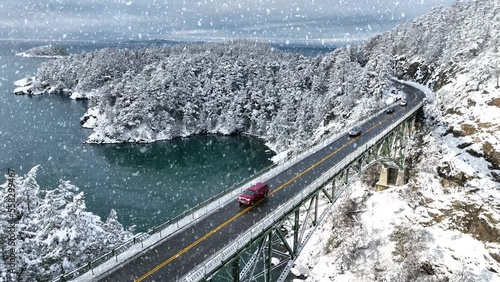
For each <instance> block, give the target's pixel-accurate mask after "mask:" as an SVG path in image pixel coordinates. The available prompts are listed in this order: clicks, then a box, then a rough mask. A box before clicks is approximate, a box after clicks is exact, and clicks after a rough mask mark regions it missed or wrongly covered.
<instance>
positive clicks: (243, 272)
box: [186, 115, 415, 282]
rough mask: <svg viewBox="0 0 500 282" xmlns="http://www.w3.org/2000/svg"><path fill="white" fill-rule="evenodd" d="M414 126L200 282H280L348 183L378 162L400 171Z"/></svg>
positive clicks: (391, 136) (404, 126)
mask: <svg viewBox="0 0 500 282" xmlns="http://www.w3.org/2000/svg"><path fill="white" fill-rule="evenodd" d="M414 128H415V115H412V116H410V117H409V118H408V119H406V120H405V121H404V122H403V123H401V124H400V125H399V126H398V127H396V128H395V129H394V130H392V131H391V132H389V133H388V134H387V135H386V136H385V137H384V138H383V139H381V140H380V141H379V142H377V143H375V145H373V146H371V147H370V148H367V150H365V152H364V153H363V154H362V155H361V156H359V157H358V158H357V159H355V160H354V161H352V162H351V163H349V164H348V165H347V166H345V168H344V169H343V170H341V171H340V172H339V173H337V174H335V175H334V176H333V177H331V178H329V179H328V180H327V181H326V182H324V183H323V184H322V186H321V187H320V188H319V189H316V190H315V191H314V192H312V193H311V194H310V195H309V196H308V197H306V198H304V199H303V200H302V201H301V202H300V203H298V204H297V205H296V206H294V207H293V208H292V209H291V210H290V211H289V212H288V213H286V214H284V215H283V216H282V217H281V219H279V220H278V221H276V222H275V223H274V224H273V225H271V226H270V227H269V228H267V229H266V230H263V231H262V233H261V234H260V235H259V236H256V237H255V238H254V239H253V240H252V241H251V242H250V243H249V244H247V245H246V246H243V247H242V248H240V249H239V250H238V251H237V252H236V253H235V254H234V255H233V256H231V257H230V258H228V259H227V260H226V261H225V263H223V264H222V265H221V266H220V267H218V268H216V269H214V270H213V271H212V272H211V273H210V274H208V275H206V276H205V277H203V278H202V279H201V280H202V281H214V282H219V281H232V282H240V281H242V282H247V281H248V282H251V281H266V282H271V281H279V282H282V281H285V279H286V277H287V276H288V273H289V272H290V269H291V268H292V267H293V265H294V262H295V260H296V258H297V256H298V255H299V253H300V252H301V250H302V249H303V248H304V246H305V244H306V243H307V241H308V240H309V238H310V237H311V235H312V233H313V232H314V230H315V229H316V227H317V226H318V224H319V223H320V222H321V221H322V220H323V219H324V218H325V217H326V216H327V215H328V213H329V211H330V210H331V208H332V207H333V205H334V204H335V202H336V201H337V200H338V199H339V198H340V197H342V195H343V193H344V191H345V190H346V189H347V187H348V184H349V182H350V180H351V179H353V178H354V177H356V176H357V175H359V174H361V173H362V172H363V170H364V169H366V168H367V167H369V166H370V165H372V164H373V163H376V162H378V161H380V160H382V159H390V160H392V161H394V162H396V164H398V166H399V167H400V168H403V167H404V162H405V149H406V148H405V144H406V141H407V140H408V138H410V137H411V134H412V132H413V131H414ZM186 281H189V279H186Z"/></svg>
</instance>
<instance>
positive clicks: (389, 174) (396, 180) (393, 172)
mask: <svg viewBox="0 0 500 282" xmlns="http://www.w3.org/2000/svg"><path fill="white" fill-rule="evenodd" d="M404 184H405V182H404V170H403V169H397V168H392V167H387V166H382V169H381V170H380V177H379V179H378V182H377V183H376V184H375V191H376V192H379V191H382V190H385V189H387V188H389V185H396V186H401V185H404Z"/></svg>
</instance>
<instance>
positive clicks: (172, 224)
mask: <svg viewBox="0 0 500 282" xmlns="http://www.w3.org/2000/svg"><path fill="white" fill-rule="evenodd" d="M384 110H385V109H382V110H380V111H378V112H377V113H376V115H379V114H381V113H383V112H384ZM372 116H373V115H371V116H369V117H367V118H365V119H363V120H361V121H357V122H352V123H349V124H347V125H346V126H345V127H346V128H348V129H350V128H352V127H354V126H357V125H359V124H363V123H365V122H366V121H367V120H368V119H370V118H371V117H372ZM346 134H347V130H345V131H342V132H339V133H337V134H334V135H332V136H331V137H328V138H326V139H325V140H323V141H321V142H318V143H317V144H316V145H314V146H311V147H310V148H308V149H307V150H305V151H304V152H302V153H300V154H298V155H296V156H294V157H292V158H290V159H289V160H287V161H285V162H281V163H278V164H274V165H272V166H269V167H267V168H264V169H263V170H261V171H260V172H258V173H257V174H254V175H252V176H250V177H248V178H246V179H244V180H242V181H240V182H239V183H237V184H235V185H233V186H232V187H231V188H228V189H226V190H224V191H222V192H220V193H218V194H216V195H214V196H212V197H210V198H209V199H207V200H205V201H203V202H202V203H200V204H198V205H196V206H194V207H192V208H190V209H188V210H186V211H184V212H183V213H182V214H179V215H178V216H176V217H174V218H172V219H169V220H168V221H166V222H165V223H162V224H160V225H158V226H155V227H153V228H152V229H150V230H149V231H148V233H149V234H150V235H153V234H159V235H160V238H163V237H164V236H169V235H171V234H172V233H174V232H176V231H177V230H179V229H181V228H183V227H185V226H186V225H188V224H190V223H192V222H194V221H196V220H199V219H200V218H202V217H204V216H207V215H209V214H210V213H211V212H213V211H215V210H216V209H218V208H220V207H221V206H224V205H226V204H227V203H229V202H231V201H234V199H236V197H238V195H240V194H241V193H242V192H243V191H244V190H245V189H246V188H248V187H249V186H251V185H253V184H255V183H257V182H264V181H266V180H268V179H270V178H272V177H274V176H276V175H278V174H280V173H281V172H283V171H285V170H287V169H288V168H289V167H291V166H293V165H295V164H296V163H298V162H299V161H301V160H303V159H305V158H307V157H309V156H310V155H312V154H314V153H316V152H318V151H319V150H321V149H323V148H325V147H326V146H327V145H329V144H330V143H332V142H333V141H335V140H337V139H339V138H340V137H342V136H345V135H346Z"/></svg>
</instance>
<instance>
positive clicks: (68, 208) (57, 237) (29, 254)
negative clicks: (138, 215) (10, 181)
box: [0, 166, 131, 281]
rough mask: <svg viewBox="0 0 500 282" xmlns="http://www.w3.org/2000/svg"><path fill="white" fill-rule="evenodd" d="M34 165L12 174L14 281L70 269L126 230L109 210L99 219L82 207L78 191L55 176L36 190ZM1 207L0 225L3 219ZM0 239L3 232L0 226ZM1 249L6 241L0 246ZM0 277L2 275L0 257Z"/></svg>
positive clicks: (120, 240)
mask: <svg viewBox="0 0 500 282" xmlns="http://www.w3.org/2000/svg"><path fill="white" fill-rule="evenodd" d="M38 168H39V167H38V166H36V167H34V168H32V169H31V170H30V171H29V172H28V173H27V174H26V175H25V176H24V177H22V176H17V177H16V178H15V182H14V186H15V190H16V215H17V217H16V220H15V222H14V224H15V226H16V229H15V238H16V240H15V248H16V266H15V267H16V269H15V273H16V277H15V279H17V280H18V281H49V280H50V279H52V278H54V277H55V276H57V275H60V274H62V273H65V272H69V271H71V270H73V269H74V268H75V267H77V266H79V265H81V264H82V263H86V262H88V260H89V259H90V258H94V257H96V256H98V255H100V254H103V253H104V252H107V251H109V250H111V249H112V248H114V247H116V246H118V245H119V244H121V243H123V242H124V241H125V240H126V239H128V238H129V237H130V236H131V233H130V232H128V231H126V230H124V228H123V226H122V225H121V224H120V223H119V222H118V220H117V215H116V212H115V211H113V210H112V211H111V214H110V216H109V218H108V219H107V220H106V221H105V222H102V221H101V219H100V218H99V217H98V216H96V215H94V214H92V213H91V212H88V211H87V210H86V206H85V199H84V194H83V192H80V193H78V190H79V189H78V187H76V186H74V185H72V184H71V183H70V182H69V181H62V180H61V181H60V183H59V186H58V187H56V188H55V189H47V190H41V189H40V186H39V185H38V183H37V181H36V174H37V171H38ZM6 188H7V183H6V184H4V185H2V186H1V189H0V196H1V198H0V199H1V203H0V204H1V206H2V208H4V207H5V206H6V205H5V201H6V197H7V196H6V195H7V193H6V191H7V190H6ZM6 214H7V212H4V210H3V211H2V217H0V226H6V225H7V219H8V218H6V217H5V216H4V215H6ZM1 230H2V232H0V236H2V241H1V242H2V244H3V242H6V240H4V239H5V236H9V235H10V234H7V232H5V230H6V229H4V228H2V229H1ZM1 247H2V248H1V249H2V251H4V250H6V246H5V245H2V246H1ZM0 271H2V272H1V274H0V277H6V276H7V275H8V273H7V268H6V266H5V265H4V261H3V260H0Z"/></svg>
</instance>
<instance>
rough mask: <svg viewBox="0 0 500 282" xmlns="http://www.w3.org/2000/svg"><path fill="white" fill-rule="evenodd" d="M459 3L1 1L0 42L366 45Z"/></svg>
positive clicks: (448, 0) (361, 0) (351, 0)
mask: <svg viewBox="0 0 500 282" xmlns="http://www.w3.org/2000/svg"><path fill="white" fill-rule="evenodd" d="M452 2H456V0H399V1H393V0H292V1H290V0H168V1H167V0H22V1H18V0H0V40H2V39H3V40H5V39H22V40H53V41H58V40H63V41H73V40H74V41H81V40H95V41H117V40H118V41H122V40H150V39H167V40H195V41H222V40H230V39H241V38H245V39H256V40H259V41H263V42H270V43H296V44H329V45H330V44H338V43H345V42H349V41H359V40H364V39H367V38H369V37H371V36H373V35H374V34H376V33H380V32H383V31H386V30H389V29H391V28H392V27H394V26H395V25H397V24H398V23H401V22H405V21H410V20H412V19H413V18H414V17H416V16H419V15H422V14H424V13H426V12H427V11H429V10H430V9H431V8H432V7H435V6H441V5H442V6H448V5H450V4H451V3H452Z"/></svg>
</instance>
